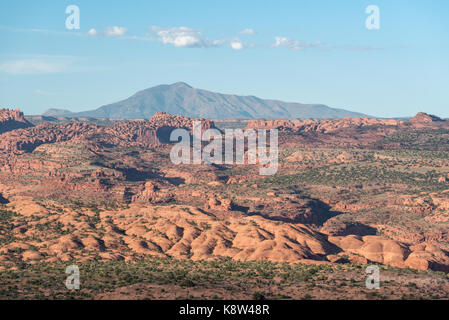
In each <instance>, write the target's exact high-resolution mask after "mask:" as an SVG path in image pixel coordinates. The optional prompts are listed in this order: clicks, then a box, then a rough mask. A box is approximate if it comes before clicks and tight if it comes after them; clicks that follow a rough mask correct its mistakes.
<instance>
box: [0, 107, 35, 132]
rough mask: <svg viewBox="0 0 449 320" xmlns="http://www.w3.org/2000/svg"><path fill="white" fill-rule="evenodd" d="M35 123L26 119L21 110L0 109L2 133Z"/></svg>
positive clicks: (0, 129)
mask: <svg viewBox="0 0 449 320" xmlns="http://www.w3.org/2000/svg"><path fill="white" fill-rule="evenodd" d="M32 126H33V125H32V124H31V123H30V122H28V121H27V120H25V118H24V117H23V113H22V112H21V111H20V110H9V109H0V134H2V133H4V132H8V131H12V130H15V129H20V128H28V127H32Z"/></svg>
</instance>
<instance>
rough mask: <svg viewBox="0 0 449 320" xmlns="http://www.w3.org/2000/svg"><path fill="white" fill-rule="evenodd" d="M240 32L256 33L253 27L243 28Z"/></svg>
mask: <svg viewBox="0 0 449 320" xmlns="http://www.w3.org/2000/svg"><path fill="white" fill-rule="evenodd" d="M239 33H240V34H255V33H256V32H255V31H254V30H253V29H243V30H240V31H239Z"/></svg>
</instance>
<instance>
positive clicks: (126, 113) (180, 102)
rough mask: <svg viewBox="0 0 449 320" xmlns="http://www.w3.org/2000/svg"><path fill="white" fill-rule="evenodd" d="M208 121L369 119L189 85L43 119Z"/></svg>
mask: <svg viewBox="0 0 449 320" xmlns="http://www.w3.org/2000/svg"><path fill="white" fill-rule="evenodd" d="M160 111H164V112H168V113H170V114H174V115H182V116H187V117H195V118H197V117H201V118H208V119H264V118H265V119H288V118H318V119H326V118H344V117H370V116H368V115H365V114H361V113H357V112H352V111H348V110H343V109H336V108H330V107H328V106H326V105H323V104H302V103H290V102H283V101H278V100H264V99H260V98H257V97H254V96H237V95H231V94H221V93H215V92H211V91H207V90H202V89H196V88H192V87H191V86H189V85H188V84H186V83H183V82H177V83H174V84H172V85H160V86H156V87H152V88H149V89H145V90H142V91H139V92H137V93H136V94H134V95H133V96H131V97H129V98H128V99H125V100H122V101H119V102H116V103H112V104H108V105H104V106H102V107H100V108H98V109H95V110H91V111H83V112H77V113H73V112H70V111H68V110H63V109H49V110H47V111H45V112H44V113H43V115H44V116H52V117H92V118H110V119H146V118H150V117H151V116H153V115H154V114H155V113H156V112H160Z"/></svg>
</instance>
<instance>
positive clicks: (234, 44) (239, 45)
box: [231, 40, 243, 50]
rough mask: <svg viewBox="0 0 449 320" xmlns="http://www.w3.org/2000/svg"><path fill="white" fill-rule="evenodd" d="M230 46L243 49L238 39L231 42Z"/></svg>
mask: <svg viewBox="0 0 449 320" xmlns="http://www.w3.org/2000/svg"><path fill="white" fill-rule="evenodd" d="M231 48H232V49H234V50H242V49H243V43H241V42H240V41H238V40H235V41H232V42H231Z"/></svg>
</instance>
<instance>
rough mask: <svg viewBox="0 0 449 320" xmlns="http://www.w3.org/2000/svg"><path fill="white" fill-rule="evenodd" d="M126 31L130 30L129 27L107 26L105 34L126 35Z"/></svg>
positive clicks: (109, 35)
mask: <svg viewBox="0 0 449 320" xmlns="http://www.w3.org/2000/svg"><path fill="white" fill-rule="evenodd" d="M126 32H128V28H125V27H117V26H114V27H107V28H106V30H105V32H104V34H105V35H106V36H108V37H121V36H124V35H125V33H126Z"/></svg>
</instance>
